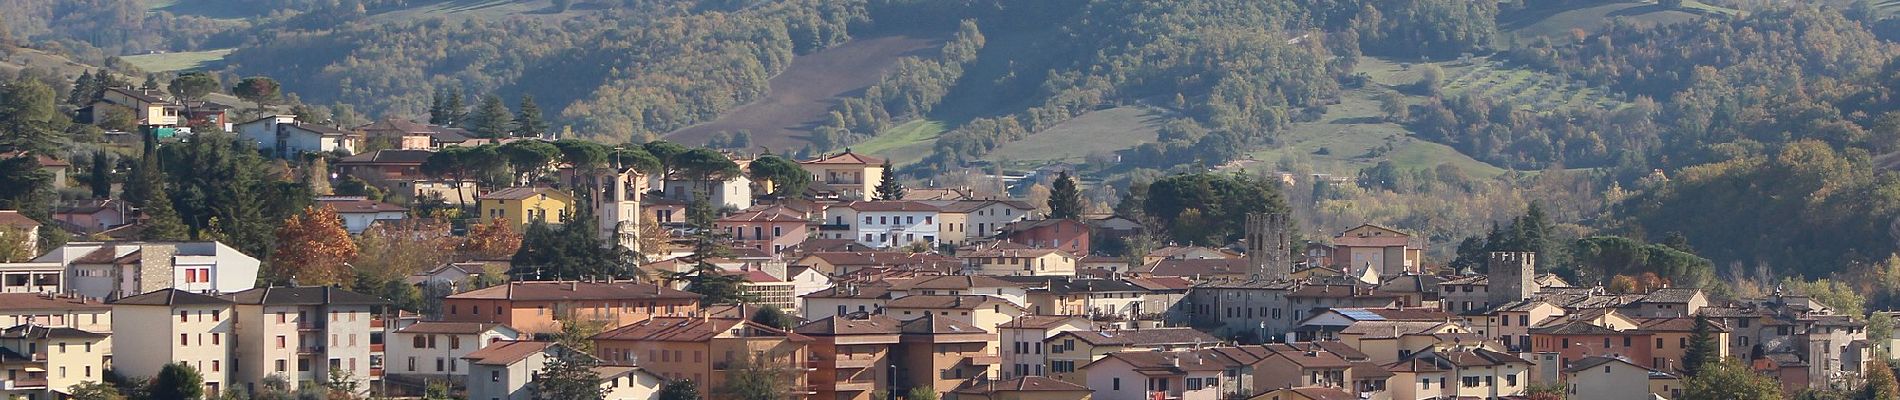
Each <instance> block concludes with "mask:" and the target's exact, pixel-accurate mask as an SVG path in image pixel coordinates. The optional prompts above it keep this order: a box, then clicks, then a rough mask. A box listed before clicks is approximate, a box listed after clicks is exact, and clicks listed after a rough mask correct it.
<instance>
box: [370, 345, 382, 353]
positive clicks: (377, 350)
mask: <svg viewBox="0 0 1900 400" xmlns="http://www.w3.org/2000/svg"><path fill="white" fill-rule="evenodd" d="M383 346H386V345H383V344H372V345H369V352H371V353H381V352H383Z"/></svg>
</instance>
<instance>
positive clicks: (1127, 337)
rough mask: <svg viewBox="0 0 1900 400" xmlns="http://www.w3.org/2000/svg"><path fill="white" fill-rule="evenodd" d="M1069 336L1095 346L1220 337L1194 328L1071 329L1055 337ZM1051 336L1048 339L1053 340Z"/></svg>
mask: <svg viewBox="0 0 1900 400" xmlns="http://www.w3.org/2000/svg"><path fill="white" fill-rule="evenodd" d="M1062 336H1069V337H1074V338H1076V340H1081V341H1083V342H1087V343H1089V344H1092V345H1096V346H1103V345H1109V346H1149V345H1172V344H1195V343H1204V344H1214V343H1220V338H1216V337H1214V336H1213V335H1208V334H1207V332H1201V331H1199V330H1196V329H1194V328H1154V329H1130V330H1118V331H1071V332H1063V333H1059V334H1056V337H1062ZM1054 339H1055V338H1054V337H1051V338H1050V340H1054Z"/></svg>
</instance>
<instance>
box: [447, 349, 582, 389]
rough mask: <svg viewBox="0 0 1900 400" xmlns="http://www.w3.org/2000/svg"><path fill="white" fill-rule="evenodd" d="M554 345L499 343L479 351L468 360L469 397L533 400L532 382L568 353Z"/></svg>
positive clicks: (467, 358)
mask: <svg viewBox="0 0 1900 400" xmlns="http://www.w3.org/2000/svg"><path fill="white" fill-rule="evenodd" d="M564 349H565V348H564V347H561V345H559V344H555V343H554V342H535V341H520V342H496V343H495V344H494V345H491V346H488V347H486V348H483V349H481V350H476V351H475V352H473V353H469V354H468V355H466V356H462V358H463V359H465V360H468V364H469V366H468V376H469V379H468V382H467V387H468V398H469V399H475V400H479V399H487V400H530V399H534V398H535V395H534V388H533V386H532V385H530V384H529V383H530V381H532V380H533V379H534V375H535V373H536V372H540V371H541V368H542V367H546V366H547V365H548V359H549V357H551V356H553V355H554V354H557V353H558V352H561V351H565V350H564Z"/></svg>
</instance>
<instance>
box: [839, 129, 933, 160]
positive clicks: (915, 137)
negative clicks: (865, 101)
mask: <svg viewBox="0 0 1900 400" xmlns="http://www.w3.org/2000/svg"><path fill="white" fill-rule="evenodd" d="M946 129H947V128H946V127H944V125H943V122H939V121H932V120H927V119H920V120H915V121H910V122H906V123H903V124H901V125H898V126H893V127H891V128H890V129H888V130H885V131H884V132H883V133H882V134H879V135H877V137H874V138H871V140H866V141H864V142H862V143H858V144H854V145H851V150H852V151H856V152H860V153H867V154H871V155H875V156H879V157H884V158H888V159H890V160H891V163H893V164H897V165H903V164H910V163H914V162H917V160H922V159H924V157H925V156H929V155H930V151H931V147H932V146H934V145H935V144H936V143H937V136H938V135H942V134H943V132H944V130H946Z"/></svg>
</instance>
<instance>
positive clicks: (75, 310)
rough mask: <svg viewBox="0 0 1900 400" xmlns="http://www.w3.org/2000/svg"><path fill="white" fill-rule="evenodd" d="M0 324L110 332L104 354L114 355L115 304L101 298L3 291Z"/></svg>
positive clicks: (109, 357) (104, 346)
mask: <svg viewBox="0 0 1900 400" xmlns="http://www.w3.org/2000/svg"><path fill="white" fill-rule="evenodd" d="M0 324H5V326H16V325H23V324H33V325H39V326H44V327H48V328H75V329H79V330H82V331H86V332H92V333H98V334H104V335H106V338H105V340H103V341H100V342H99V346H100V354H103V355H105V357H106V360H111V359H112V337H111V335H112V305H111V304H106V303H105V302H102V301H99V300H98V299H92V298H86V297H80V296H69V295H45V294H39V293H0Z"/></svg>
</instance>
